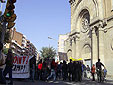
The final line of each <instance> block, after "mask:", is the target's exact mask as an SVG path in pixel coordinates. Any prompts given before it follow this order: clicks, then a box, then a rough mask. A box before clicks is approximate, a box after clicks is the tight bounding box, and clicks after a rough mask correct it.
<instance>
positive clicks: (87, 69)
mask: <svg viewBox="0 0 113 85" xmlns="http://www.w3.org/2000/svg"><path fill="white" fill-rule="evenodd" d="M86 72H87V78H90V67H89V65H87V67H86Z"/></svg>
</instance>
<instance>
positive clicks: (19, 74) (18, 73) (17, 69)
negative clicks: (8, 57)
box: [12, 56, 32, 78]
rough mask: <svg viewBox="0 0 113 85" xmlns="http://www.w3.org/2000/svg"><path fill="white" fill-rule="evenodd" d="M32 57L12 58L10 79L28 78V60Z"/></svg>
mask: <svg viewBox="0 0 113 85" xmlns="http://www.w3.org/2000/svg"><path fill="white" fill-rule="evenodd" d="M31 58H32V56H15V57H14V62H13V63H14V66H13V68H12V77H13V78H29V77H30V70H29V60H30V59H31Z"/></svg>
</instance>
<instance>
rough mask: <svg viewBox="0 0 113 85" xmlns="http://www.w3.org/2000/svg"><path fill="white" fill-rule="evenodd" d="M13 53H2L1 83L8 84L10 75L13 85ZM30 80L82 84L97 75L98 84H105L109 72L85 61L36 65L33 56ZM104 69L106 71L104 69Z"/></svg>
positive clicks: (46, 62) (97, 63)
mask: <svg viewBox="0 0 113 85" xmlns="http://www.w3.org/2000/svg"><path fill="white" fill-rule="evenodd" d="M0 46H1V47H0V48H1V49H0V50H1V51H2V48H3V44H2V43H0ZM13 60H14V57H13V53H12V50H11V49H9V50H8V53H7V55H6V56H5V55H4V54H3V53H2V52H1V59H0V83H2V84H6V79H5V77H6V75H7V74H9V79H10V82H9V84H13V80H12V67H13ZM29 64H30V65H29V66H30V80H32V81H34V80H35V79H36V80H43V81H49V80H51V79H53V81H56V80H63V81H66V80H69V81H75V82H81V81H82V80H83V78H91V79H92V81H95V75H96V74H97V80H98V82H103V81H104V80H105V77H106V73H107V70H106V68H105V66H104V65H103V64H102V63H101V62H100V59H98V62H96V64H93V65H92V67H90V66H89V65H87V66H86V65H85V64H84V63H83V61H82V60H81V61H72V60H71V59H70V62H69V63H67V62H66V61H65V60H63V62H55V59H50V60H49V61H48V60H42V59H41V60H40V61H39V62H38V63H37V64H36V56H33V57H32V58H31V59H30V63H29ZM102 67H104V69H102Z"/></svg>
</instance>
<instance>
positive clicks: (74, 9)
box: [65, 0, 113, 76]
mask: <svg viewBox="0 0 113 85" xmlns="http://www.w3.org/2000/svg"><path fill="white" fill-rule="evenodd" d="M69 3H70V7H71V32H70V33H69V37H68V39H67V40H66V41H65V43H66V47H65V51H66V53H67V56H68V59H69V57H72V58H74V59H79V58H82V59H83V61H84V63H85V65H90V67H91V66H92V64H95V63H96V62H97V61H98V59H100V61H101V62H102V63H103V64H104V65H105V67H106V69H107V71H108V75H111V76H113V73H112V72H113V0H70V1H69Z"/></svg>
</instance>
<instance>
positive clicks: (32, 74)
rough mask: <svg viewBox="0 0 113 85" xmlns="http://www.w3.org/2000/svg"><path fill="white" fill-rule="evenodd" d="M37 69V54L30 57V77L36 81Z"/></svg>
mask: <svg viewBox="0 0 113 85" xmlns="http://www.w3.org/2000/svg"><path fill="white" fill-rule="evenodd" d="M35 71H36V56H33V57H32V58H31V59H30V79H31V80H32V81H33V82H34V79H35Z"/></svg>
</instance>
